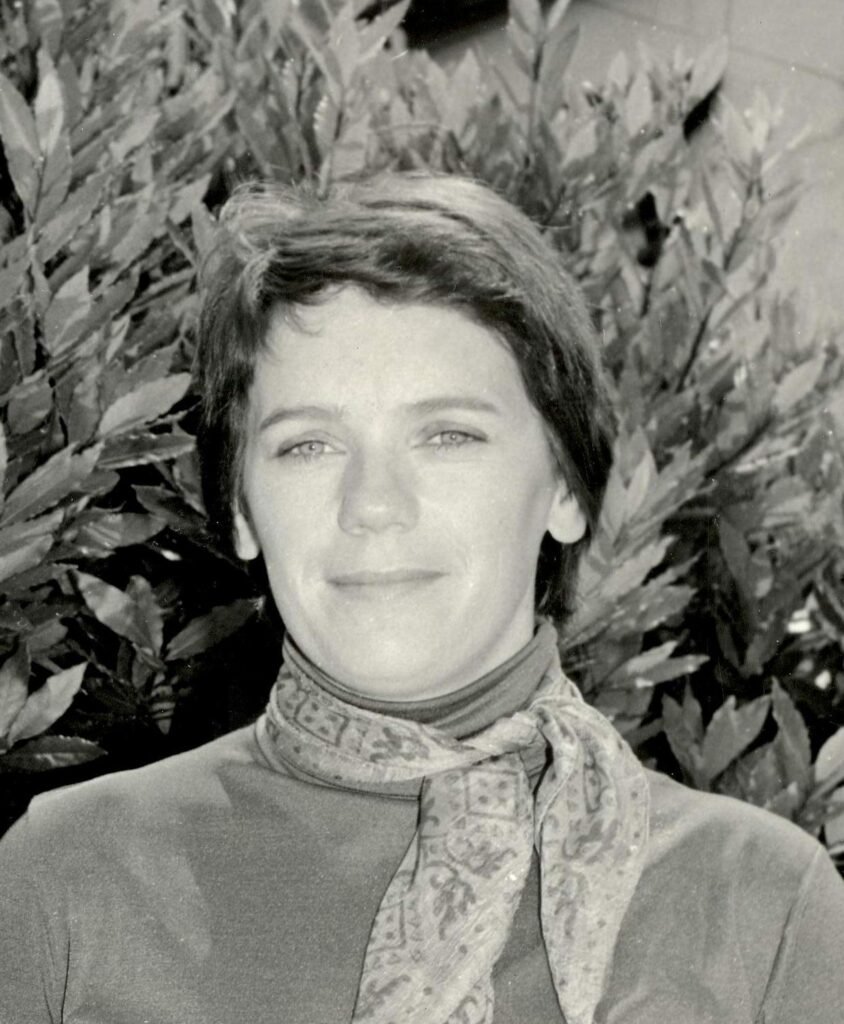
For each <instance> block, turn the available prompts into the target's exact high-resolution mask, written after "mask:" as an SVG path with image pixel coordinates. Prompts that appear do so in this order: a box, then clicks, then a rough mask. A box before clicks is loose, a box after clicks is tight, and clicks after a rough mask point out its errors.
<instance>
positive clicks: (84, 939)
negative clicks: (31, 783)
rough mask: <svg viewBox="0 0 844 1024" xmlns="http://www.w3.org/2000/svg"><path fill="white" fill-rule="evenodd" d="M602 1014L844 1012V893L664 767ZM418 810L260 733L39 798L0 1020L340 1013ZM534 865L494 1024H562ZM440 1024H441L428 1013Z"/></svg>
mask: <svg viewBox="0 0 844 1024" xmlns="http://www.w3.org/2000/svg"><path fill="white" fill-rule="evenodd" d="M649 780H650V783H651V787H652V826H651V827H652V837H651V841H650V846H649V856H648V863H647V867H646V869H645V872H644V875H643V877H642V879H641V881H640V884H639V887H638V889H637V891H636V895H635V896H634V900H633V903H632V904H631V906H630V908H629V910H628V913H627V916H626V918H625V920H624V923H623V925H622V931H621V935H620V938H619V942H618V946H617V949H616V955H615V960H614V964H613V968H612V972H611V977H610V979H609V984H608V987H607V990H606V995H605V998H604V1000H603V1002H602V1003H601V1006H600V1008H599V1012H598V1015H597V1018H596V1020H597V1021H599V1022H617V1024H678V1022H679V1024H704V1022H705V1024H716V1022H717V1024H797V1022H799V1024H841V1021H842V1019H844V970H842V961H844V884H842V882H841V880H840V879H839V878H838V876H837V874H836V873H835V871H834V869H833V867H832V865H831V863H830V861H829V859H828V857H827V855H826V853H825V852H824V850H823V849H822V848H821V847H820V846H819V845H818V844H817V843H816V842H815V841H814V840H813V839H811V838H810V837H808V836H807V835H805V834H804V833H802V832H801V831H799V830H798V829H797V828H795V827H794V826H792V825H790V824H788V823H787V822H785V821H782V820H780V819H779V818H776V817H774V816H773V815H770V814H767V813H765V812H763V811H759V810H756V809H754V808H752V807H749V806H746V805H744V804H741V803H738V802H736V801H733V800H729V799H726V798H721V797H714V796H708V795H703V794H699V793H695V792H692V791H690V790H688V789H686V788H685V787H683V786H680V785H678V784H676V783H674V782H672V781H670V780H669V779H667V778H664V777H662V776H659V775H655V774H653V773H649ZM415 822H416V802H415V800H412V799H407V798H403V797H396V796H384V795H373V794H367V793H358V792H347V791H343V790H338V789H332V788H328V787H326V786H323V785H315V784H313V783H311V782H306V781H302V780H298V779H295V778H293V777H291V776H286V775H284V774H280V773H279V772H278V771H276V770H274V769H271V768H269V767H267V765H266V764H265V762H264V761H263V758H262V755H261V753H260V751H259V749H258V747H257V745H256V744H255V742H254V738H253V729H252V728H246V729H241V730H239V731H237V732H235V733H232V734H230V735H228V736H225V737H223V738H222V739H219V740H216V741H215V742H213V743H210V744H208V745H206V746H204V747H201V748H199V749H198V750H194V751H191V752H190V753H187V754H183V755H180V756H179V757H175V758H171V759H169V760H166V761H162V762H160V763H158V764H154V765H150V766H149V767H146V768H142V769H140V770H138V771H133V772H127V773H123V774H119V775H112V776H107V777H104V778H101V779H98V780H96V781H94V782H89V783H85V784H83V785H81V786H77V787H74V788H71V789H69V790H66V791H63V792H56V793H51V794H48V795H46V796H43V797H40V798H38V799H37V800H36V801H34V803H33V805H32V807H31V809H30V811H29V812H28V814H27V815H26V816H25V817H24V819H22V820H21V821H20V822H19V823H18V824H17V825H16V826H15V827H14V828H13V829H12V831H11V832H10V833H9V834H8V835H7V836H6V837H5V839H4V840H3V842H2V843H0V972H2V974H0V1022H2V1024H46V1022H48V1021H65V1022H69V1024H142V1022H149V1024H217V1022H219V1024H339V1022H344V1021H349V1019H350V1017H351V1011H352V1006H353V1003H354V999H355V994H356V990H357V983H358V979H359V976H360V970H361V962H362V958H363V954H364V950H365V947H366V942H367V937H368V934H369V929H370V926H371V924H372V921H373V918H374V916H375V912H376V910H377V908H378V904H379V901H380V899H381V896H382V894H383V892H384V890H385V889H386V886H387V884H388V882H389V880H390V878H391V876H392V874H393V872H394V871H395V869H396V867H397V865H398V864H399V862H400V860H401V858H402V855H403V853H404V851H405V849H406V847H407V845H408V843H409V841H410V839H411V836H412V834H413V831H414V827H415ZM538 898H539V897H538V880H537V875H536V872H535V870H534V871H533V872H532V874H531V876H530V878H529V879H528V884H527V887H526V891H525V893H524V896H523V899H522V902H521V905H520V907H519V910H518V912H517V915H516V920H515V923H514V926H513V930H512V932H511V934H510V937H509V941H508V944H507V947H506V950H505V952H504V954H503V956H502V958H501V960H500V961H499V963H498V964H497V966H496V969H495V975H494V980H495V993H496V1012H495V1024H540V1022H541V1024H559V1022H560V1021H561V1020H562V1017H561V1014H560V1011H559V1009H558V1008H557V1004H556V998H555V995H554V992H553V988H552V985H551V981H550V977H549V973H548V967H547V963H546V959H545V952H544V947H543V945H542V941H541V937H540V930H539V919H538ZM431 1024H440V1022H437V1021H431Z"/></svg>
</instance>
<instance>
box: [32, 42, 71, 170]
mask: <svg viewBox="0 0 844 1024" xmlns="http://www.w3.org/2000/svg"><path fill="white" fill-rule="evenodd" d="M38 78H39V83H38V92H37V93H36V95H35V104H34V109H35V130H36V134H37V135H38V146H39V148H40V150H41V155H42V156H44V157H45V158H46V157H48V156H49V155H50V153H52V152H53V150H54V149H55V148H56V146H57V145H58V143H59V139H60V137H61V131H62V126H63V125H64V100H63V98H62V87H61V83H60V81H59V76H58V75H57V74H56V69H55V66H54V65H53V62H52V60H50V57H49V55H48V54H47V53H46V52H45V51H44V50H41V51H40V52H39V54H38Z"/></svg>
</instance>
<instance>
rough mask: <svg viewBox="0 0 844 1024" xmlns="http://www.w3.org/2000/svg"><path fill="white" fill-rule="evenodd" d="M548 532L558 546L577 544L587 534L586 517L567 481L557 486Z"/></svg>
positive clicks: (562, 481)
mask: <svg viewBox="0 0 844 1024" xmlns="http://www.w3.org/2000/svg"><path fill="white" fill-rule="evenodd" d="M548 532H549V533H550V534H551V536H552V537H553V538H554V540H555V541H557V543H558V544H576V543H577V541H579V540H581V539H582V537H583V535H584V534H585V533H586V516H584V514H583V510H582V509H581V507H580V503H579V502H578V500H577V498H575V496H574V495H573V494H572V492H571V491H570V490H569V487H568V484H567V483H566V482H565V480H561V481H560V482H559V484H558V485H557V491H556V493H555V495H554V501H553V503H552V504H551V508H550V510H549V512H548Z"/></svg>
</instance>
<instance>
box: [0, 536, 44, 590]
mask: <svg viewBox="0 0 844 1024" xmlns="http://www.w3.org/2000/svg"><path fill="white" fill-rule="evenodd" d="M52 546H53V537H52V536H51V535H49V534H47V535H42V536H40V537H36V538H34V539H33V540H30V541H26V542H25V543H23V544H21V545H19V546H18V547H16V548H15V549H14V550H12V551H7V552H3V553H0V582H3V581H4V580H8V579H11V578H12V577H13V576H17V575H19V574H20V573H22V572H28V571H29V570H30V569H34V568H35V566H37V565H40V564H41V562H43V561H44V557H45V555H46V554H47V552H48V551H49V550H50V548H51V547H52Z"/></svg>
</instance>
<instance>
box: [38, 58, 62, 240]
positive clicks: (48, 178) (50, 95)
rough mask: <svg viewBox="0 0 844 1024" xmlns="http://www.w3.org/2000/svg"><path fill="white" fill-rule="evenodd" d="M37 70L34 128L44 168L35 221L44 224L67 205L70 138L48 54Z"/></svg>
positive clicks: (59, 92)
mask: <svg viewBox="0 0 844 1024" xmlns="http://www.w3.org/2000/svg"><path fill="white" fill-rule="evenodd" d="M38 69H39V80H40V81H39V86H38V93H37V94H36V96H35V127H36V130H37V132H38V142H39V145H40V147H41V153H42V155H43V157H44V164H43V167H42V171H41V188H40V191H39V194H38V206H37V210H36V221H37V222H38V223H45V222H46V221H47V220H48V219H49V218H50V217H51V216H52V214H53V213H54V212H55V211H56V210H58V209H59V207H60V206H61V204H62V203H63V202H64V199H65V197H66V196H67V190H68V188H69V187H70V173H71V159H70V136H69V134H68V130H67V125H66V123H65V120H66V119H65V109H64V97H63V95H62V87H61V82H60V79H59V76H58V74H57V72H56V69H55V67H54V66H53V62H52V61H51V60H50V58H49V56H48V54H47V52H46V50H41V51H39V53H38Z"/></svg>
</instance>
